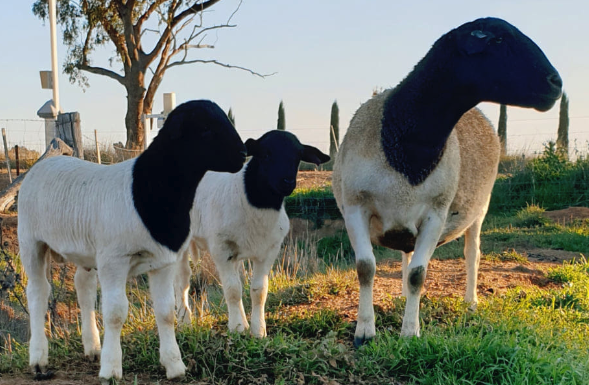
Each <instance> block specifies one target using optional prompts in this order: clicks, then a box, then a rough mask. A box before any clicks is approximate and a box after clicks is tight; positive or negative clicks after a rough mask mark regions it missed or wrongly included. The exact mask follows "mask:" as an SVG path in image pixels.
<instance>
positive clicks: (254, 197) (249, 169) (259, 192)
mask: <svg viewBox="0 0 589 385" xmlns="http://www.w3.org/2000/svg"><path fill="white" fill-rule="evenodd" d="M243 182H244V186H245V196H246V197H247V201H248V202H249V204H250V205H252V206H254V207H256V208H258V209H274V210H277V211H279V210H280V209H281V208H282V203H283V202H284V196H283V195H281V194H277V193H276V192H274V191H273V189H271V188H270V186H268V184H267V183H266V181H265V180H264V179H263V178H260V173H259V163H258V161H257V160H256V159H255V158H252V159H251V160H250V161H249V162H248V163H247V165H246V166H245V173H244V177H243Z"/></svg>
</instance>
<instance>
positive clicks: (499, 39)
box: [493, 37, 503, 44]
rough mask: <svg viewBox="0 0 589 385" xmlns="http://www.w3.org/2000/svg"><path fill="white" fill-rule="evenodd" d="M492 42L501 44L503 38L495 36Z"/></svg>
mask: <svg viewBox="0 0 589 385" xmlns="http://www.w3.org/2000/svg"><path fill="white" fill-rule="evenodd" d="M493 42H494V43H495V44H501V43H502V42H503V38H502V37H496V38H495V39H493Z"/></svg>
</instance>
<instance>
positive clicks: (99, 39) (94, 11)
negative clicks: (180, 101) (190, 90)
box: [33, 0, 267, 149]
mask: <svg viewBox="0 0 589 385" xmlns="http://www.w3.org/2000/svg"><path fill="white" fill-rule="evenodd" d="M219 1H220V0H192V1H190V0H188V1H183V0H126V1H125V0H110V1H109V0H58V4H57V16H58V17H57V20H58V23H59V24H60V25H61V26H62V28H63V41H64V44H65V45H66V46H67V47H68V54H67V57H66V60H65V64H64V71H65V73H66V74H68V75H69V79H70V81H71V82H72V83H76V82H77V83H78V84H79V85H81V86H82V87H87V86H89V83H88V79H87V77H86V76H85V72H88V73H92V74H97V75H102V76H106V77H108V78H110V79H113V80H116V81H117V82H118V83H120V84H121V85H122V86H123V87H125V89H126V91H127V113H126V116H125V126H126V129H127V143H126V147H127V148H133V149H137V148H141V146H142V145H143V141H144V139H145V130H144V127H143V123H142V121H141V116H142V115H143V114H150V113H151V110H152V107H153V100H154V96H155V93H156V91H157V89H158V87H159V86H160V84H161V82H162V80H163V78H164V74H165V73H166V71H167V70H168V69H170V68H172V67H176V66H180V65H186V64H194V63H211V64H215V65H219V66H223V67H227V68H237V69H240V70H244V71H247V72H249V73H251V74H253V75H256V76H260V77H265V76H267V75H262V74H260V73H258V72H255V71H253V70H251V69H248V68H244V67H241V66H237V65H231V64H227V63H222V62H219V61H217V60H203V59H198V58H193V57H192V56H191V55H190V54H189V53H191V52H194V51H195V50H198V49H212V48H214V45H211V44H207V43H205V40H206V37H207V33H208V32H210V31H213V30H218V29H222V28H234V27H235V26H236V25H234V24H231V19H232V17H233V16H234V15H235V13H236V12H237V11H238V10H239V7H240V6H241V1H240V2H239V4H238V5H237V7H236V9H235V10H234V11H233V12H232V13H231V14H230V15H229V16H228V18H227V21H226V22H225V23H221V24H212V25H205V23H204V18H205V17H204V16H205V10H207V9H209V8H211V7H212V6H213V5H215V4H216V3H218V2H219ZM187 3H188V4H187ZM47 12H48V8H47V0H37V1H36V2H35V3H34V4H33V13H34V14H35V15H36V16H38V17H39V18H41V19H43V20H45V19H46V18H47ZM156 20H157V23H154V21H156ZM156 24H157V27H156V29H152V28H148V27H147V26H148V25H149V26H152V25H156ZM148 33H151V34H154V35H155V36H156V39H155V42H154V43H153V44H149V46H150V47H149V48H146V47H145V46H147V45H148V44H145V46H144V44H143V39H144V38H145V36H146V35H147V34H148ZM145 40H147V41H153V40H154V39H152V38H151V36H150V38H149V39H145ZM108 43H112V44H113V45H114V48H115V55H114V56H113V57H111V58H110V60H109V65H108V66H103V67H100V66H96V65H94V64H93V63H92V60H91V57H90V55H91V54H92V53H93V52H94V51H95V50H96V49H97V48H99V47H101V46H106V45H107V44H108ZM117 62H118V63H119V64H120V65H121V66H122V68H120V69H119V70H118V71H117V70H115V69H112V67H113V64H114V63H117ZM148 70H150V72H151V78H150V79H149V81H148V79H147V78H148V77H149V75H150V74H149V73H148ZM146 83H147V86H146Z"/></svg>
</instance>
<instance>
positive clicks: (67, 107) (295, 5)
mask: <svg viewBox="0 0 589 385" xmlns="http://www.w3.org/2000/svg"><path fill="white" fill-rule="evenodd" d="M3 1H7V2H8V0H3ZM9 3H10V5H9V6H5V7H3V12H2V13H0V48H1V52H2V54H1V55H0V127H5V128H6V129H7V136H8V141H9V145H13V144H20V145H25V146H27V147H33V148H35V147H37V148H42V147H43V146H44V134H43V132H44V129H43V123H42V122H40V121H39V120H38V119H39V118H38V117H37V114H36V112H37V110H38V109H39V108H40V107H41V106H42V105H43V104H44V103H45V102H46V101H47V100H49V99H51V98H52V93H51V90H44V89H41V83H40V79H39V71H40V70H50V69H51V57H50V38H49V24H48V22H45V23H44V22H42V21H41V20H39V19H37V18H36V17H35V16H34V15H33V14H32V12H31V7H32V4H33V2H32V1H10V2H9ZM238 4H239V0H222V1H221V2H220V3H218V4H217V5H215V6H214V7H212V8H211V11H210V12H207V13H206V14H205V16H204V23H205V24H212V23H220V22H224V21H226V20H227V18H228V17H229V15H230V14H231V13H232V12H233V11H234V10H235V8H236V7H237V5H238ZM588 15H589V2H588V1H586V0H560V1H554V0H553V1H548V0H493V1H474V0H470V1H463V0H444V1H420V0H414V1H394V0H369V1H364V2H359V1H349V0H338V1H334V0H299V1H281V0H243V2H242V4H241V7H240V9H239V11H238V12H237V13H236V14H235V15H234V16H233V19H232V20H231V22H232V24H235V25H236V27H235V28H227V29H222V30H217V31H216V32H215V31H213V32H211V33H209V34H208V36H207V40H205V43H208V44H214V46H215V48H214V49H210V50H198V51H195V52H194V56H193V57H194V58H214V59H217V60H219V61H221V62H224V63H228V64H232V65H237V66H243V67H247V68H250V69H252V70H254V71H256V72H259V73H262V74H270V73H274V75H272V76H268V77H266V78H260V77H257V76H253V75H251V74H250V73H247V72H245V71H240V70H237V69H227V68H222V67H219V66H215V65H212V64H196V65H189V66H179V67H175V68H172V69H171V70H169V71H168V72H167V73H166V75H165V77H164V81H163V82H162V85H161V86H160V88H159V90H158V93H157V95H156V98H155V105H154V110H153V113H159V112H160V111H162V109H163V93H168V92H174V93H175V94H176V101H177V103H178V104H179V103H182V102H184V101H188V100H193V99H210V100H213V101H215V102H216V103H218V104H219V105H220V106H221V108H223V109H224V110H225V111H227V110H228V109H229V108H232V110H233V112H234V115H235V117H236V128H237V130H238V132H239V134H240V135H241V137H242V139H243V140H244V141H245V140H246V139H247V138H250V137H254V138H257V137H259V136H260V135H262V134H263V133H264V132H266V131H268V130H271V129H274V128H276V120H277V111H278V105H279V103H280V101H281V100H282V101H283V102H284V106H285V111H286V127H287V130H289V131H291V132H293V133H295V134H296V135H297V136H298V137H299V139H301V141H302V142H304V143H306V144H311V145H314V146H316V147H318V148H320V149H322V150H323V151H328V147H329V131H328V130H329V120H330V110H331V104H332V103H333V101H334V100H337V102H338V106H339V109H340V132H341V135H342V137H343V133H344V132H345V130H346V129H347V126H348V124H349V121H350V119H351V117H352V116H353V114H354V112H355V111H356V110H357V109H358V107H359V106H360V105H361V104H362V103H363V102H365V101H366V100H368V99H369V98H370V97H371V95H372V92H373V90H375V89H377V90H383V89H387V88H392V87H394V86H395V85H397V84H398V83H399V82H400V81H401V80H402V79H403V78H404V77H405V76H406V75H407V74H408V73H409V72H410V71H411V69H412V68H413V66H414V65H415V64H416V63H417V62H418V61H419V60H420V59H421V58H422V57H423V56H424V55H425V54H426V52H427V51H428V50H429V48H430V47H431V45H432V44H433V43H434V42H435V40H437V39H438V38H439V37H440V36H441V35H443V34H444V33H446V32H448V31H449V30H451V29H453V28H455V27H457V26H459V25H461V24H463V23H465V22H468V21H472V20H474V19H477V18H479V17H487V16H493V17H500V18H503V19H505V20H507V21H508V22H510V23H512V24H514V25H515V26H516V27H518V28H519V29H520V30H521V31H522V32H523V33H525V34H526V35H528V36H529V37H530V38H531V39H532V40H534V41H535V42H536V43H537V44H538V45H539V46H540V47H541V48H542V49H543V51H544V53H545V54H546V56H547V57H548V58H549V60H550V61H551V62H552V64H553V65H554V66H555V67H556V68H557V69H558V71H559V72H560V74H561V77H562V78H563V81H564V89H565V92H566V93H567V95H568V96H569V99H570V104H569V116H570V129H569V132H570V143H571V148H572V151H575V150H576V151H579V152H581V153H587V149H588V146H589V144H588V143H589V43H588V38H589V23H587V20H586V18H587V16H588ZM61 37H62V34H61V30H58V41H60V42H61ZM146 46H147V47H149V44H146ZM113 52H114V47H112V46H110V47H108V48H107V49H103V50H101V51H98V52H96V53H95V55H94V56H93V64H95V65H100V66H105V67H108V66H109V64H108V63H109V62H108V58H109V57H111V56H112V55H113ZM66 55H67V50H66V48H65V47H64V46H63V45H61V44H59V45H58V61H59V67H60V69H61V67H62V65H63V63H64V59H65V57H66ZM108 68H112V69H113V70H119V65H118V64H116V63H115V64H114V65H113V67H108ZM88 78H89V81H90V87H89V88H87V89H86V90H83V89H81V88H80V87H79V86H78V85H75V84H70V83H69V81H68V79H67V76H65V75H64V74H62V73H61V72H60V75H59V87H60V101H61V106H62V109H63V110H64V111H65V112H73V111H77V112H79V113H80V116H81V120H82V132H83V135H84V141H85V144H86V145H91V144H92V140H93V139H94V130H97V135H98V138H99V142H101V143H102V144H109V143H113V142H117V141H122V142H124V141H125V126H124V116H125V111H126V97H125V89H124V88H123V87H122V86H121V85H120V84H118V83H117V82H115V81H114V80H112V79H109V78H106V77H103V76H99V75H93V74H88ZM480 107H481V109H482V110H483V112H484V113H485V114H486V115H487V116H488V118H489V119H490V120H491V121H492V122H493V124H494V125H495V126H496V124H497V120H498V115H499V106H498V105H495V104H490V103H483V104H481V105H480ZM558 110H559V108H558V103H557V105H556V106H555V107H554V108H552V110H550V111H548V112H546V113H540V112H537V111H535V110H526V109H521V108H515V107H508V109H507V113H508V125H507V130H508V150H509V151H510V152H512V153H521V152H527V153H533V152H538V151H542V148H543V145H544V144H545V143H546V142H547V141H548V140H550V139H555V137H556V130H557V127H558Z"/></svg>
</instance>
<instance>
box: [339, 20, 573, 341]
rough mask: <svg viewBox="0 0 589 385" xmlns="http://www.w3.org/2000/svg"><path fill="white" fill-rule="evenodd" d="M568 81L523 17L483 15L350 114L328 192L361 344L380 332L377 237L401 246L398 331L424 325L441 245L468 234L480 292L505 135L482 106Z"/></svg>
mask: <svg viewBox="0 0 589 385" xmlns="http://www.w3.org/2000/svg"><path fill="white" fill-rule="evenodd" d="M561 92H562V80H561V78H560V76H559V75H558V72H557V71H556V70H555V69H554V67H553V66H552V65H551V64H550V62H549V61H548V59H547V58H546V56H545V55H544V53H543V52H542V51H541V49H540V48H539V47H538V46H537V45H536V44H535V43H534V42H533V41H532V40H531V39H529V38H528V37H527V36H525V35H524V34H523V33H521V32H520V31H519V30H518V29H517V28H516V27H514V26H513V25H511V24H509V23H507V22H506V21H504V20H501V19H496V18H484V19H478V20H475V21H472V22H469V23H466V24H463V25H461V26H460V27H458V28H456V29H454V30H451V31H450V32H448V33H447V34H445V35H443V36H442V37H441V38H439V39H438V40H437V41H436V42H435V44H434V45H433V47H432V48H431V49H430V51H429V52H428V53H427V54H426V56H425V57H424V58H423V59H422V60H421V61H420V62H419V63H418V64H417V65H416V66H415V68H414V69H413V71H412V72H411V73H409V75H407V77H406V78H405V79H404V80H403V81H402V82H401V83H400V84H399V85H398V86H397V87H395V88H393V89H390V90H386V91H384V92H383V93H381V94H379V95H377V96H375V97H373V98H372V99H370V100H368V101H367V102H365V103H364V104H363V105H361V106H360V108H359V109H358V110H357V111H356V113H355V114H354V116H353V118H352V120H351V122H350V126H349V129H348V131H347V133H346V136H345V138H344V140H343V143H342V144H341V146H340V150H339V153H338V156H337V157H336V160H335V164H334V171H333V192H334V196H335V198H336V202H337V204H338V207H339V209H340V211H341V212H342V214H343V217H344V221H345V225H346V229H347V231H348V234H349V237H350V241H351V244H352V247H353V249H354V251H355V255H356V270H357V274H358V281H359V286H360V296H359V304H358V322H357V325H356V331H355V335H354V344H355V345H356V346H359V345H362V344H363V343H365V342H366V341H367V340H369V339H371V338H373V337H374V336H375V334H376V331H375V325H374V309H373V304H372V298H373V297H372V292H373V283H374V274H375V270H376V265H375V259H374V254H373V251H372V245H371V243H374V244H377V245H381V246H384V247H387V248H391V249H396V250H401V251H402V253H403V263H402V271H403V291H402V294H403V295H404V296H405V297H406V308H405V314H404V317H403V323H402V327H401V335H402V336H419V335H420V328H419V301H420V297H421V291H422V288H423V284H424V280H425V276H426V271H427V266H428V263H429V260H430V258H431V256H432V254H433V252H434V250H435V248H436V247H437V246H440V245H442V244H444V243H446V242H448V241H450V240H454V239H456V238H458V237H460V236H461V235H463V234H465V246H464V254H465V257H466V269H467V286H466V294H465V301H467V302H470V303H472V306H473V307H475V306H476V303H477V294H476V283H477V270H478V264H479V258H480V247H479V242H480V240H479V238H480V237H479V234H480V231H481V225H482V222H483V219H484V217H485V214H486V211H487V208H488V205H489V199H490V194H491V190H492V187H493V183H494V180H495V177H496V174H497V167H498V162H499V154H500V151H499V143H498V140H497V136H496V135H495V133H494V131H493V128H492V125H491V124H490V123H489V121H488V120H487V119H486V118H485V117H484V116H483V114H482V113H481V112H480V111H479V110H478V109H476V108H475V109H473V107H475V106H476V105H477V104H478V103H479V102H482V101H489V102H496V103H503V104H508V105H515V106H521V107H531V108H535V109H536V110H539V111H547V110H548V109H550V108H551V107H552V106H553V105H554V103H555V102H556V100H557V99H558V98H559V97H560V95H561Z"/></svg>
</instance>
